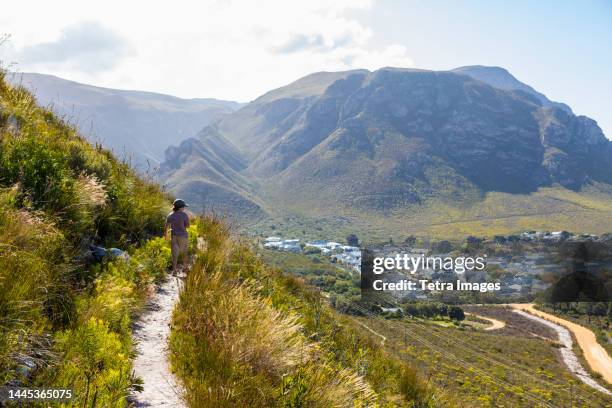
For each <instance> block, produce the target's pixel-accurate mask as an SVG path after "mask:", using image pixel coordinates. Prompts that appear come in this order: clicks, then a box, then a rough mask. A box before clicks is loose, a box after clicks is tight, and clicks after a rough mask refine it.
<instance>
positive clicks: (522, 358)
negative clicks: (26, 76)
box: [365, 319, 610, 407]
mask: <svg viewBox="0 0 612 408" xmlns="http://www.w3.org/2000/svg"><path fill="white" fill-rule="evenodd" d="M365 321H366V323H367V324H368V325H369V327H371V328H372V329H373V330H376V331H377V332H379V333H381V334H382V335H384V336H386V337H387V342H386V347H387V349H388V350H390V352H391V353H393V354H394V355H395V356H398V357H400V358H402V359H405V361H407V362H409V363H410V364H412V365H415V366H418V367H420V370H422V371H423V372H425V373H428V375H429V378H430V380H431V381H432V382H433V384H435V388H442V389H444V390H446V391H447V392H449V393H453V394H454V395H457V396H458V397H459V398H460V399H462V400H463V401H466V404H465V405H466V406H475V407H498V406H506V407H522V406H534V405H535V406H555V407H556V406H563V404H567V403H568V401H569V400H570V394H569V392H570V384H571V383H573V384H574V385H573V387H574V389H573V392H574V406H586V407H590V406H605V404H606V403H610V400H609V399H606V397H605V396H604V395H603V394H601V393H598V392H596V391H594V390H592V389H591V388H590V387H588V386H586V385H584V384H582V383H580V382H579V381H578V380H577V379H575V378H573V377H572V376H571V375H570V374H569V372H568V371H567V369H566V368H565V366H564V365H563V363H562V362H561V361H560V359H559V357H558V355H557V353H556V348H555V347H554V344H555V343H554V342H550V341H543V340H542V339H538V338H534V337H532V336H531V337H529V335H528V334H527V336H526V335H525V334H523V335H522V336H521V335H517V334H516V333H513V334H512V335H508V334H506V333H503V332H501V331H500V332H486V333H483V332H478V331H473V330H470V329H460V328H456V327H452V326H451V327H440V326H437V325H432V324H430V323H428V322H417V321H409V320H404V321H388V320H387V321H384V320H382V319H366V320H365ZM546 404H551V405H546Z"/></svg>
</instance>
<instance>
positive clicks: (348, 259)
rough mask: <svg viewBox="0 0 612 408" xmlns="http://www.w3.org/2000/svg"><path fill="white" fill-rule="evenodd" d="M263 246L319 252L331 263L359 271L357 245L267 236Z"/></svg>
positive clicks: (359, 258) (307, 252)
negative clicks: (302, 241)
mask: <svg viewBox="0 0 612 408" xmlns="http://www.w3.org/2000/svg"><path fill="white" fill-rule="evenodd" d="M263 247H264V248H265V249H273V250H278V251H286V252H294V253H304V254H307V255H308V254H321V255H324V256H328V257H329V259H330V261H331V262H332V263H338V264H340V265H343V266H346V267H347V268H349V269H350V270H353V271H357V272H360V271H361V249H359V247H357V246H351V245H343V244H341V243H339V242H333V241H327V240H324V239H318V240H315V241H312V242H306V243H301V242H300V240H299V239H283V238H281V237H267V238H265V239H264V243H263Z"/></svg>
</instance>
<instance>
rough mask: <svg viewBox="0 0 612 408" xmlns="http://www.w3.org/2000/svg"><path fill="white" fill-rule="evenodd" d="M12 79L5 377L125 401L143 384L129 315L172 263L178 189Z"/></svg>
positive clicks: (2, 288) (3, 300) (6, 133)
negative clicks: (171, 225) (168, 219)
mask: <svg viewBox="0 0 612 408" xmlns="http://www.w3.org/2000/svg"><path fill="white" fill-rule="evenodd" d="M4 75H5V74H4V73H3V72H0V384H2V385H3V386H7V385H10V386H26V387H36V386H45V387H56V388H70V389H72V390H73V392H74V395H73V399H72V401H71V403H70V404H66V405H68V406H112V407H120V406H126V397H127V395H128V394H129V393H131V392H134V391H136V390H138V389H139V386H140V385H139V379H138V378H135V377H134V376H133V375H132V374H131V373H132V370H131V355H132V352H133V351H132V347H133V343H132V338H131V321H132V318H133V316H134V314H135V313H136V312H137V311H138V310H140V308H141V307H142V305H143V303H144V300H145V299H146V297H147V293H148V290H149V286H150V285H151V283H153V282H154V281H159V280H161V279H163V278H164V276H165V273H166V268H167V266H168V262H169V249H168V247H167V245H166V244H165V242H164V241H163V240H162V239H161V238H156V236H159V234H160V233H161V231H162V227H163V222H164V215H165V213H166V211H167V209H168V207H169V197H167V196H166V195H165V194H163V193H162V191H161V189H160V188H159V186H157V185H155V184H153V183H151V182H149V181H146V180H144V179H142V178H139V177H138V176H137V175H136V174H135V173H134V171H133V170H131V169H130V168H129V167H128V166H127V165H126V164H124V163H122V162H120V161H119V160H117V159H116V158H114V157H113V155H112V154H111V153H110V152H109V151H108V150H104V149H102V148H101V147H100V146H96V147H94V146H92V145H91V144H89V143H88V142H87V141H86V140H85V139H83V138H82V137H80V136H79V135H78V133H77V131H76V129H75V128H73V127H71V126H69V125H67V124H66V123H64V122H63V121H62V120H61V119H59V118H58V117H57V116H55V115H54V114H53V113H52V112H50V111H49V110H46V109H44V108H41V107H39V106H38V105H37V104H36V101H35V99H34V98H33V96H32V95H31V94H30V93H29V92H28V91H26V90H25V89H23V88H13V87H11V86H9V85H8V84H7V82H6V81H5V77H4ZM112 247H115V248H116V249H115V250H113V251H110V250H108V251H107V249H108V248H112ZM100 258H102V259H100ZM2 404H3V405H4V402H2ZM41 405H43V403H41ZM28 406H37V405H36V404H34V403H33V402H32V403H30V404H29V405H28ZM45 406H46V404H45Z"/></svg>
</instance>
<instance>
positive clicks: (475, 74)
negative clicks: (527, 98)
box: [451, 65, 573, 113]
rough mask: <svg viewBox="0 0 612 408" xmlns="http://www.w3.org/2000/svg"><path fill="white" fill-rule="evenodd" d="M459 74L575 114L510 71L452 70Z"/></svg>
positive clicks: (464, 68)
mask: <svg viewBox="0 0 612 408" xmlns="http://www.w3.org/2000/svg"><path fill="white" fill-rule="evenodd" d="M451 72H455V73H457V74H463V75H467V76H470V77H472V78H474V79H477V80H479V81H482V82H485V83H487V84H489V85H491V86H493V87H495V88H499V89H503V90H506V91H510V90H515V91H523V92H526V93H528V94H531V95H533V96H535V97H536V98H538V100H539V101H540V102H541V103H542V105H543V106H554V107H556V108H559V109H563V110H564V111H566V112H567V113H573V112H572V109H571V108H570V107H569V106H567V105H566V104H564V103H559V102H553V101H551V100H550V99H548V98H547V97H546V95H544V94H542V93H540V92H538V91H536V90H535V89H533V88H532V87H531V86H529V85H527V84H525V83H523V82H521V81H519V80H518V79H516V78H515V77H514V76H513V75H512V74H511V73H510V72H508V70H506V69H504V68H501V67H486V66H482V65H471V66H466V67H459V68H455V69H453V70H451Z"/></svg>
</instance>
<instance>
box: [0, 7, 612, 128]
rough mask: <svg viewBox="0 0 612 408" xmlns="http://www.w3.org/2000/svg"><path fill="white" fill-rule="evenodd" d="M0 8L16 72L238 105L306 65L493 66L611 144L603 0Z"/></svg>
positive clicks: (611, 12)
mask: <svg viewBox="0 0 612 408" xmlns="http://www.w3.org/2000/svg"><path fill="white" fill-rule="evenodd" d="M2 9H3V10H2V14H1V15H0V35H1V34H6V35H9V38H8V40H7V41H4V43H3V44H2V45H1V46H0V60H1V61H2V62H3V65H4V66H5V67H8V68H9V69H12V70H17V71H23V72H40V73H47V74H53V75H57V76H60V77H62V78H66V79H71V80H75V81H78V82H83V83H88V84H93V85H99V86H106V87H111V88H120V89H139V90H147V91H155V92H161V93H167V94H171V95H175V96H180V97H185V98H192V97H214V98H219V99H228V100H237V101H240V102H247V101H250V100H253V99H255V98H256V97H258V96H259V95H261V94H263V93H265V92H267V91H269V90H271V89H274V88H277V87H279V86H283V85H286V84H288V83H290V82H292V81H294V80H296V79H298V78H300V77H302V76H304V75H307V74H309V73H312V72H316V71H337V70H346V69H357V68H367V69H370V70H373V69H377V68H380V67H385V66H396V67H412V68H423V69H435V70H445V69H452V68H455V67H458V66H463V65H495V66H502V67H504V68H506V69H508V70H509V71H510V72H511V73H512V74H513V75H514V76H516V77H517V78H518V79H519V80H521V81H523V82H525V83H527V84H529V85H531V86H533V87H534V88H535V89H537V90H538V91H540V92H542V93H544V94H545V95H547V96H548V97H549V98H550V99H552V100H555V101H560V102H565V103H567V104H568V105H570V106H571V107H572V109H573V110H574V112H576V113H577V114H583V115H587V116H589V117H591V118H593V119H595V120H597V122H598V123H599V125H600V126H601V127H602V129H603V130H604V132H605V134H606V135H607V136H608V138H612V109H611V108H610V101H611V100H612V0H587V1H582V2H577V1H571V0H538V1H527V0H512V1H511V0H508V1H484V0H482V1H481V0H466V1H454V0H430V1H424V0H423V1H416V0H403V1H401V0H335V1H333V2H332V1H325V0H285V1H280V0H279V1H272V0H269V1H268V0H260V1H254V0H224V1H222V0H209V1H207V0H193V1H191V0H190V1H181V0H175V1H174V2H168V1H165V2H161V1H144V0H135V1H125V0H122V1H116V0H105V1H104V2H87V1H82V0H80V1H69V0H54V1H48V2H41V1H34V0H20V1H12V2H8V3H7V4H5V5H3V7H2ZM34 10H35V12H34Z"/></svg>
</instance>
